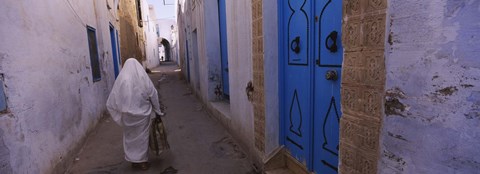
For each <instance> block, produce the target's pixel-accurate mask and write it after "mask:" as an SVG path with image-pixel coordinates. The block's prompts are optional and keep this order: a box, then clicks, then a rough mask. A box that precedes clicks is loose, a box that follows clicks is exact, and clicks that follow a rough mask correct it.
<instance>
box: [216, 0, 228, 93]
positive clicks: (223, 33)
mask: <svg viewBox="0 0 480 174" xmlns="http://www.w3.org/2000/svg"><path fill="white" fill-rule="evenodd" d="M218 23H219V27H220V28H219V29H220V51H221V57H222V58H221V61H222V84H223V85H222V86H223V94H224V95H226V96H229V95H230V90H229V76H228V42H227V13H226V6H225V0H218Z"/></svg>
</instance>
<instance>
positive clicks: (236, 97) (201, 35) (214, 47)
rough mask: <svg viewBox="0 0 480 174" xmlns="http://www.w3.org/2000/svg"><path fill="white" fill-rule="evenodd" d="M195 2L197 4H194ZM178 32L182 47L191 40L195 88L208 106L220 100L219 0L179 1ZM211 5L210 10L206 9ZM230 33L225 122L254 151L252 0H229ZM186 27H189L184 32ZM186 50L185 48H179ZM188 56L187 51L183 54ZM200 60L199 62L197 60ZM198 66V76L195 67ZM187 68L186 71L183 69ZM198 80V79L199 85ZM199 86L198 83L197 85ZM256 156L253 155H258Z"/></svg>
mask: <svg viewBox="0 0 480 174" xmlns="http://www.w3.org/2000/svg"><path fill="white" fill-rule="evenodd" d="M193 2H196V4H192V3H193ZM179 4H180V5H181V12H179V14H180V15H179V17H178V19H177V21H179V29H178V31H179V35H180V40H181V41H180V47H184V45H185V44H186V43H184V42H183V41H182V38H186V39H187V40H188V51H189V53H188V54H189V68H190V74H191V76H190V79H191V84H192V87H193V89H194V90H195V91H196V93H197V94H198V95H199V97H200V98H201V99H202V100H203V102H205V103H206V104H207V105H208V106H211V105H212V103H211V102H215V101H218V100H219V99H221V98H222V97H221V96H217V95H216V94H215V88H216V87H220V88H221V86H219V85H220V84H221V81H222V79H221V78H222V74H221V53H220V36H219V21H218V20H219V19H218V10H217V9H218V4H217V0H205V1H179ZM207 9H208V10H207ZM226 13H227V37H228V43H227V44H228V62H229V67H228V69H229V79H230V80H229V81H230V83H229V89H230V100H229V104H225V105H223V106H222V107H228V108H223V109H225V110H227V112H228V113H226V114H227V115H226V118H221V119H222V120H228V121H226V123H225V124H227V125H225V126H228V127H229V129H230V130H231V131H232V133H233V134H234V135H235V137H237V138H239V139H240V140H241V141H242V144H244V145H245V146H247V148H248V151H249V152H248V153H250V154H255V155H256V153H257V152H256V150H255V146H254V129H253V128H254V127H253V106H252V103H251V102H250V101H249V100H248V98H247V95H246V92H245V89H246V87H247V84H248V82H250V81H252V79H253V77H252V76H253V73H252V72H253V70H252V67H253V64H252V16H251V14H252V3H251V1H227V2H226ZM185 29H186V31H187V33H186V35H184V32H185ZM195 29H196V31H197V33H198V35H197V36H198V38H197V39H198V55H199V56H198V61H195V59H196V57H195V54H194V50H195V49H194V48H193V47H195V45H193V34H192V32H193V31H194V30H195ZM180 50H182V51H184V50H186V49H185V48H180ZM182 54H183V56H185V55H186V54H185V53H183V52H182V53H180V55H182ZM197 62H198V66H196V65H195V63H197ZM196 67H199V69H198V77H196V74H195V73H196V70H195V68H196ZM184 71H187V70H186V69H184ZM196 83H199V85H197V84H196ZM197 86H199V87H198V88H197ZM257 157H258V155H257V156H254V158H257Z"/></svg>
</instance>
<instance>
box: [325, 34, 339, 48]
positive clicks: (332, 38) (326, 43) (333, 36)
mask: <svg viewBox="0 0 480 174" xmlns="http://www.w3.org/2000/svg"><path fill="white" fill-rule="evenodd" d="M337 36H338V33H337V31H332V32H331V33H330V34H329V35H328V36H327V38H326V39H325V47H327V49H328V50H330V52H332V53H335V52H337ZM329 39H331V40H332V41H333V44H332V45H331V46H329V45H328V40H329Z"/></svg>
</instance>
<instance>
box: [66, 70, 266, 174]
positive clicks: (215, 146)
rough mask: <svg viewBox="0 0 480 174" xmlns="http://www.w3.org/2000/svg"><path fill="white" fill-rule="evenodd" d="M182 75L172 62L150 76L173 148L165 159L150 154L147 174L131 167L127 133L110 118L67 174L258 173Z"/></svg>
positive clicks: (86, 144) (107, 118)
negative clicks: (126, 148) (124, 141)
mask: <svg viewBox="0 0 480 174" xmlns="http://www.w3.org/2000/svg"><path fill="white" fill-rule="evenodd" d="M180 73H181V72H180V71H179V69H178V67H177V66H176V65H175V64H174V63H172V62H169V63H165V64H163V65H161V66H160V67H156V68H154V69H152V74H151V75H150V77H151V79H152V81H153V82H154V84H155V85H156V86H157V90H158V92H159V95H160V96H161V97H160V101H161V103H162V104H164V106H165V108H166V109H165V111H166V113H167V115H166V116H165V117H163V120H164V122H165V125H166V129H167V136H168V141H169V143H170V148H171V149H170V150H167V151H166V152H162V154H161V155H160V156H155V155H154V154H153V153H150V156H149V159H151V160H150V164H151V167H150V169H149V170H148V171H139V170H135V169H132V168H131V165H130V163H129V162H127V161H125V159H124V152H123V144H122V134H123V132H122V129H121V127H120V126H118V125H117V124H116V123H115V122H114V121H112V119H111V118H110V117H108V116H107V117H104V118H103V119H102V120H101V122H100V123H99V125H98V127H97V128H96V130H95V131H94V132H92V133H91V134H90V136H89V137H88V138H87V141H86V143H85V145H84V147H83V148H82V150H81V151H80V153H79V154H78V155H77V156H76V159H75V161H74V164H73V165H72V166H71V167H70V168H69V170H68V171H67V173H71V174H107V173H112V174H117V173H118V174H120V173H135V172H137V173H152V174H153V173H155V174H159V173H162V174H173V173H174V172H171V171H172V170H170V169H172V168H173V169H175V170H178V173H179V174H190V173H195V174H223V173H229V174H256V171H255V170H257V169H256V168H255V167H254V165H253V163H251V162H250V160H249V158H248V156H247V154H246V153H245V152H244V151H243V150H242V148H241V147H240V145H238V143H237V142H236V141H235V140H234V139H233V138H232V137H231V136H230V135H229V133H228V132H227V130H226V129H225V128H224V127H223V126H222V125H221V124H220V123H218V122H217V121H216V120H215V119H214V118H212V117H211V116H210V115H209V114H208V113H207V112H206V110H205V109H204V107H203V104H202V103H201V102H199V101H198V100H197V99H196V98H195V96H194V94H193V93H192V91H191V90H190V89H189V88H188V86H187V85H186V83H185V80H184V79H183V78H182V76H181V74H180ZM173 171H174V170H173Z"/></svg>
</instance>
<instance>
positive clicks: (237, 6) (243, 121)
mask: <svg viewBox="0 0 480 174" xmlns="http://www.w3.org/2000/svg"><path fill="white" fill-rule="evenodd" d="M226 6H227V9H226V12H227V34H228V36H227V37H228V63H229V65H228V68H229V78H230V110H231V120H232V127H233V128H232V130H234V132H235V133H236V134H237V136H238V137H239V138H241V140H242V141H243V143H244V144H245V145H246V146H247V148H248V150H249V151H250V152H249V153H250V154H254V153H255V151H256V150H255V144H254V142H255V140H254V137H255V134H254V125H253V123H254V120H253V105H252V103H251V102H250V101H249V100H248V98H247V94H246V87H247V84H248V82H250V81H252V80H253V64H252V2H251V1H227V2H226ZM254 157H258V156H254Z"/></svg>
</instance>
